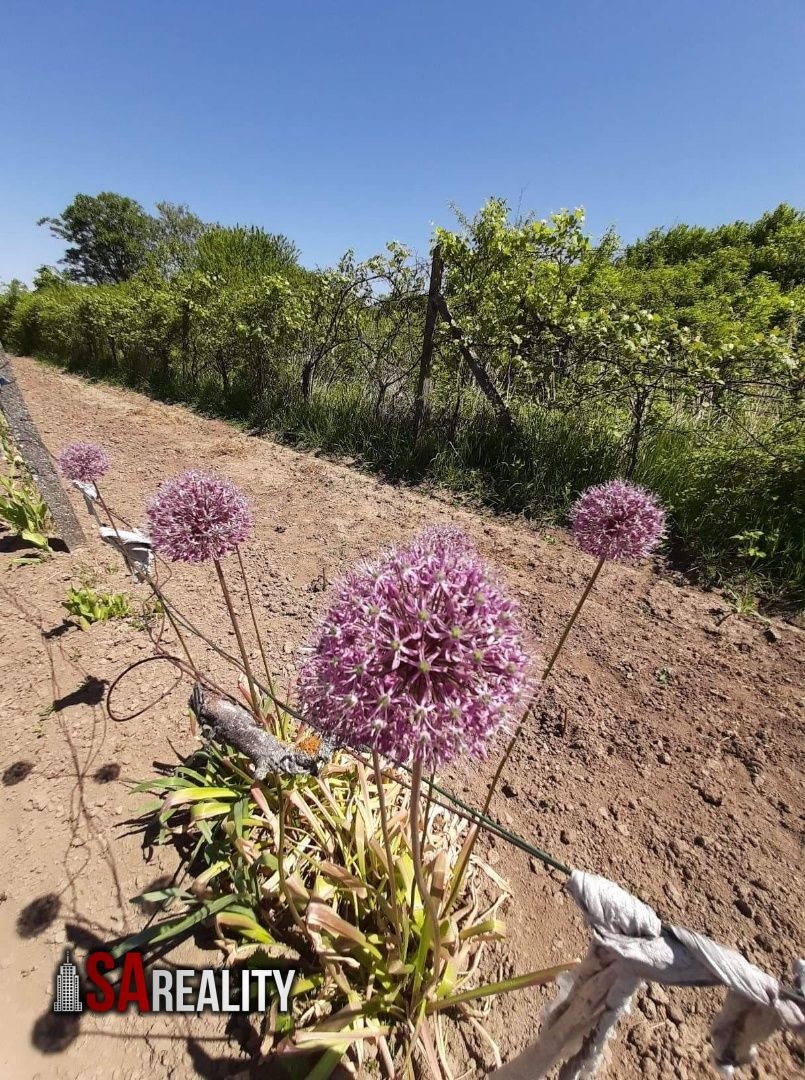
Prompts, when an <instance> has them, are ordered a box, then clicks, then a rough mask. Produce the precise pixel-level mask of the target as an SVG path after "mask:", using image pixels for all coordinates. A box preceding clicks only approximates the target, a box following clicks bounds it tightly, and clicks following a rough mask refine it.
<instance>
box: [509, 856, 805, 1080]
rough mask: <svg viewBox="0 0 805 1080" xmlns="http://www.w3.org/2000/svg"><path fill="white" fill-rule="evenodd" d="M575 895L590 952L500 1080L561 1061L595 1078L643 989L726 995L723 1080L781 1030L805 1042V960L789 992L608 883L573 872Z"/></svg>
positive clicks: (521, 1078)
mask: <svg viewBox="0 0 805 1080" xmlns="http://www.w3.org/2000/svg"><path fill="white" fill-rule="evenodd" d="M566 888H567V890H568V892H569V893H570V895H571V896H572V897H573V899H574V900H575V901H576V903H577V904H578V905H579V907H580V908H581V910H582V913H583V915H584V918H585V921H586V922H587V924H588V926H589V927H590V930H591V936H592V940H591V942H590V947H589V951H588V952H587V955H586V957H585V958H584V960H583V961H582V962H581V964H580V965H579V966H578V967H577V968H575V969H574V970H573V971H572V972H568V973H567V974H566V975H564V976H562V977H561V978H560V980H559V986H560V991H559V994H558V996H557V997H556V999H555V1000H554V1001H552V1002H551V1003H550V1004H549V1005H548V1006H547V1007H546V1008H545V1010H544V1011H543V1014H542V1026H541V1030H540V1033H539V1038H538V1039H537V1040H536V1042H534V1043H532V1044H531V1045H530V1046H528V1047H527V1048H526V1049H525V1050H524V1051H523V1053H522V1054H521V1055H520V1056H519V1057H517V1058H515V1059H514V1060H513V1061H510V1062H509V1063H508V1064H507V1065H504V1066H503V1068H501V1069H498V1070H497V1071H496V1072H494V1073H492V1077H494V1080H539V1078H540V1077H543V1076H545V1074H546V1073H547V1072H548V1071H549V1070H550V1069H551V1068H552V1067H553V1066H554V1065H557V1064H559V1062H563V1063H564V1064H563V1065H562V1067H561V1069H560V1071H559V1080H586V1078H589V1077H593V1076H595V1074H596V1072H597V1069H598V1066H599V1065H600V1064H601V1061H602V1059H603V1055H604V1048H605V1046H606V1043H607V1040H608V1038H609V1036H610V1035H611V1034H612V1031H613V1029H614V1027H615V1024H616V1023H617V1020H618V1018H619V1017H620V1016H623V1015H624V1014H625V1013H628V1012H629V1010H630V1008H631V1003H632V998H633V996H634V994H635V993H636V991H637V990H638V989H640V987H641V985H642V984H643V983H644V982H659V983H665V984H666V985H668V986H723V987H725V988H726V990H727V996H726V998H725V1000H724V1004H723V1007H722V1009H721V1011H720V1012H719V1014H718V1016H717V1017H716V1019H715V1021H714V1022H713V1027H712V1029H711V1032H710V1037H711V1042H712V1046H713V1055H714V1059H715V1063H716V1066H717V1067H718V1068H719V1069H720V1070H721V1072H722V1074H723V1075H724V1076H732V1075H733V1073H734V1071H735V1068H736V1067H737V1066H740V1065H747V1064H749V1063H750V1062H752V1061H753V1060H754V1057H755V1054H756V1051H757V1045H758V1043H760V1042H762V1041H763V1040H764V1039H766V1038H768V1037H769V1035H771V1034H772V1033H773V1032H775V1031H777V1030H780V1029H784V1030H788V1031H793V1032H795V1033H796V1034H797V1035H798V1036H799V1037H800V1038H803V1037H805V961H803V960H798V961H796V963H795V964H794V984H795V985H794V991H793V992H788V991H786V990H784V989H783V988H782V987H781V986H780V984H779V983H778V982H777V980H776V979H774V978H772V976H771V975H767V974H766V973H765V972H764V971H761V970H760V968H758V967H755V965H754V964H750V963H749V961H748V960H746V959H744V957H743V956H741V955H740V953H737V952H735V951H734V950H733V949H727V948H725V947H724V946H723V945H718V944H717V943H716V942H714V941H712V940H711V939H710V938H708V937H705V936H704V935H703V934H697V933H695V932H694V931H693V930H686V929H685V928H684V927H680V926H666V925H663V923H662V922H661V921H660V919H659V918H658V916H657V914H656V912H655V911H654V910H653V909H652V908H650V907H649V906H648V905H647V904H644V903H643V902H642V901H641V900H638V899H637V897H635V896H632V894H631V893H628V892H627V891H626V890H625V889H622V888H621V887H620V886H619V885H615V884H614V883H613V882H611V881H608V880H607V879H606V878H603V877H598V876H597V875H596V874H586V873H584V872H582V871H580V870H574V871H573V873H572V874H571V876H570V879H569V881H568V883H567V886H566Z"/></svg>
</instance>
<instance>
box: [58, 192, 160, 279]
mask: <svg viewBox="0 0 805 1080" xmlns="http://www.w3.org/2000/svg"><path fill="white" fill-rule="evenodd" d="M37 224H39V225H47V226H48V228H49V229H50V231H51V233H53V235H54V236H57V237H59V239H61V240H65V241H66V242H67V244H68V247H67V250H66V252H65V255H64V258H63V259H62V260H61V261H62V262H63V263H64V264H65V265H66V267H67V275H68V276H69V277H70V279H71V280H73V281H80V282H86V283H90V284H94V285H113V284H117V283H119V282H122V281H128V280H129V278H131V277H133V276H134V274H136V273H137V271H138V270H141V269H142V267H143V266H144V265H145V263H146V261H147V259H148V254H149V251H150V250H151V248H152V246H153V240H154V220H153V218H151V217H150V216H149V215H148V214H146V212H145V211H144V210H143V208H142V207H141V206H140V204H139V203H138V202H136V201H135V200H134V199H130V198H128V196H126V195H117V194H115V193H114V192H112V191H102V192H101V193H100V194H99V195H82V194H79V195H76V197H75V198H74V199H73V201H72V202H71V203H70V205H69V206H67V207H66V208H65V209H64V210H63V211H62V212H61V214H59V216H58V217H43V218H41V219H40V220H39V222H38V223H37Z"/></svg>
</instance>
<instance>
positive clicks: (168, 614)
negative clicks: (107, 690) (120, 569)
mask: <svg viewBox="0 0 805 1080" xmlns="http://www.w3.org/2000/svg"><path fill="white" fill-rule="evenodd" d="M95 490H96V491H97V493H98V502H99V503H100V504H101V506H102V507H103V509H104V513H105V514H106V516H107V517H108V518H109V524H110V525H111V526H112V528H113V529H114V531H115V537H116V539H117V542H118V544H119V545H120V552H121V554H122V556H123V561H124V562H125V564H126V566H127V567H128V570H129V573H130V574H132V575H133V576H134V577H135V578H142V579H144V580H145V582H146V584H147V585H148V586H149V587H150V589H151V591H152V592H153V594H154V596H155V597H156V598H157V600H159V602H160V604H162V610H163V611H164V612H165V618H166V619H167V620H168V622H169V623H170V625H171V628H172V630H173V632H174V634H176V637H177V638H178V640H179V644H180V645H181V647H182V652H183V653H184V654H185V657H186V658H187V662H188V664H189V665H190V670H191V671H192V672H193V673H194V675H195V676H196V678H201V673H200V671H199V668H198V665H197V664H196V663H195V661H194V660H193V657H192V656H191V655H190V649H189V648H188V646H187V642H186V641H185V639H184V635H183V634H182V631H181V630H180V629H179V626H178V624H177V622H176V620H175V619H174V617H173V615H172V614H171V610H170V605H169V604H168V602H167V600H166V599H165V597H164V596H163V594H162V590H161V589H160V587H159V585H158V584H157V582H156V580H155V579H154V578H153V577H152V576H151V575H150V574H149V573H148V571H142V572H140V571H139V570H136V569H135V568H134V567H133V566H132V564H131V561H130V560H129V557H128V555H127V554H126V545H125V544H124V543H123V539H122V537H121V535H120V530H119V529H118V527H117V524H116V523H115V515H114V514H113V513H112V511H111V510H110V509H109V507H108V506H107V505H106V500H105V499H104V497H103V495H102V494H101V489H100V488H99V487H98V485H97V484H96V485H95Z"/></svg>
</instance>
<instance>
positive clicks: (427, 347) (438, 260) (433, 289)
mask: <svg viewBox="0 0 805 1080" xmlns="http://www.w3.org/2000/svg"><path fill="white" fill-rule="evenodd" d="M443 272H444V263H443V262H442V252H441V248H440V247H439V245H438V244H437V245H436V246H435V247H434V249H433V260H432V261H431V264H430V285H429V286H428V308H427V311H426V313H425V332H424V333H423V335H422V355H421V356H420V358H419V378H418V379H417V384H416V397H415V398H414V442H416V441H417V439H418V438H419V432H420V429H421V428H422V422H423V420H424V419H425V415H426V413H427V410H428V404H429V401H430V383H431V371H432V370H433V338H434V334H435V331H436V319H437V318H438V316H439V295H440V293H441V290H442V274H443Z"/></svg>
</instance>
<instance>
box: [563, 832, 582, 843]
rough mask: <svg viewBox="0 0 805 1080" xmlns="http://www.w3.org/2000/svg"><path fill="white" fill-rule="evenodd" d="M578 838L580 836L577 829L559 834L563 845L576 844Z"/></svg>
mask: <svg viewBox="0 0 805 1080" xmlns="http://www.w3.org/2000/svg"><path fill="white" fill-rule="evenodd" d="M577 838H578V834H577V833H576V830H575V829H562V831H561V832H560V833H559V839H560V840H561V842H562V843H563V844H575V842H576V840H577Z"/></svg>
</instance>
